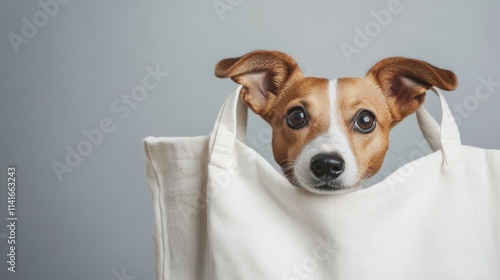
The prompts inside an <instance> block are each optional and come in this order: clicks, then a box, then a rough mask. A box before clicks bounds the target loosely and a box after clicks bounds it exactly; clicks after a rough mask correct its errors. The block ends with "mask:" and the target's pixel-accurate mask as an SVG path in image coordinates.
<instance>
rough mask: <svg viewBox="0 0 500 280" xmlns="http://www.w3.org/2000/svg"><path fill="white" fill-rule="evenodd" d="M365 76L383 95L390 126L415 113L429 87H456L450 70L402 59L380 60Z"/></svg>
mask: <svg viewBox="0 0 500 280" xmlns="http://www.w3.org/2000/svg"><path fill="white" fill-rule="evenodd" d="M366 76H367V77H369V78H372V79H374V80H375V82H376V83H377V84H378V85H379V87H380V88H381V90H382V91H383V93H384V94H385V96H386V98H387V104H388V107H389V109H390V111H391V114H392V116H393V119H394V120H393V124H396V123H397V122H399V121H401V120H402V119H403V118H405V117H406V116H408V115H409V114H411V113H413V112H415V111H416V110H417V109H418V107H420V105H421V104H422V103H423V102H424V99H425V92H426V91H427V90H428V89H430V88H431V87H433V86H436V87H438V88H440V89H443V90H447V91H449V90H454V89H455V88H456V87H457V84H458V83H457V77H456V76H455V74H454V73H453V72H451V71H449V70H444V69H440V68H437V67H435V66H432V65H430V64H429V63H426V62H424V61H420V60H416V59H409V58H403V57H390V58H386V59H383V60H381V61H379V62H378V63H377V64H375V65H374V66H373V67H372V68H371V69H370V70H368V72H367V74H366Z"/></svg>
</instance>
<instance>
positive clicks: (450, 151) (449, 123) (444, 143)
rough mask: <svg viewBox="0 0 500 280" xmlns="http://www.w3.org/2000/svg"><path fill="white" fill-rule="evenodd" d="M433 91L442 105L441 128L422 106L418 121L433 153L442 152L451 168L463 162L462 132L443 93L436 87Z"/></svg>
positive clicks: (419, 110) (418, 113)
mask: <svg viewBox="0 0 500 280" xmlns="http://www.w3.org/2000/svg"><path fill="white" fill-rule="evenodd" d="M432 91H434V93H436V95H437V96H438V97H439V102H440V103H441V111H442V114H443V115H442V119H441V126H439V125H438V123H437V122H436V120H435V119H434V118H433V117H432V116H431V115H430V114H429V112H428V111H427V110H426V109H425V108H424V106H420V108H419V109H418V110H417V120H418V124H419V125H420V129H421V130H422V133H423V134H424V137H425V139H426V140H427V142H428V143H429V145H430V147H431V149H432V150H433V151H437V150H441V152H442V154H443V160H444V163H445V164H446V165H447V166H450V165H452V164H454V163H457V162H461V160H462V149H461V146H462V143H461V141H460V132H459V130H458V127H457V123H456V122H455V119H454V118H453V115H452V114H451V111H450V108H449V107H448V103H446V100H445V98H444V96H443V94H442V93H441V91H439V89H438V88H436V87H433V88H432Z"/></svg>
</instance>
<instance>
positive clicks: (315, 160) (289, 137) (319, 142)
mask: <svg viewBox="0 0 500 280" xmlns="http://www.w3.org/2000/svg"><path fill="white" fill-rule="evenodd" d="M215 75H216V76H217V77H219V78H231V79H232V80H233V81H235V82H236V83H238V84H241V85H243V88H242V90H241V92H240V94H241V97H242V100H243V102H244V103H246V104H247V106H248V107H249V108H250V109H251V110H252V111H254V112H255V113H256V114H258V115H260V116H261V117H262V118H263V119H264V120H265V121H267V122H268V123H269V124H270V125H271V127H272V130H273V138H272V149H273V154H274V159H275V160H276V162H277V163H278V164H279V165H280V166H281V167H282V170H283V172H284V173H285V175H286V176H287V178H288V179H289V181H290V182H291V183H292V184H294V185H296V186H298V187H301V188H304V189H306V190H308V191H311V192H314V193H320V194H324V193H335V194H338V193H344V192H349V191H353V190H355V189H357V188H359V186H360V181H361V180H362V179H366V178H369V177H371V176H373V175H374V174H376V173H377V172H378V170H379V169H380V167H381V165H382V161H383V159H384V156H385V153H386V151H387V148H388V145H389V131H390V130H391V129H392V128H393V127H394V126H395V125H396V124H398V123H399V122H400V121H401V120H402V119H403V118H405V117H406V116H408V115H409V114H411V113H413V112H415V111H416V110H417V109H418V107H419V106H420V105H421V104H422V103H423V102H424V98H425V92H426V90H428V89H430V88H431V87H432V86H436V87H438V88H440V89H443V90H453V89H455V88H456V87H457V79H456V76H455V74H454V73H453V72H451V71H448V70H444V69H440V68H437V67H434V66H432V65H430V64H428V63H426V62H423V61H419V60H415V59H408V58H403V57H390V58H386V59H383V60H381V61H380V62H378V63H377V64H375V65H374V66H373V67H372V68H371V69H370V70H368V72H367V74H366V76H365V77H364V78H339V79H333V80H329V79H325V78H316V77H305V76H304V75H303V74H302V72H301V70H300V68H299V66H298V65H297V63H296V62H295V61H294V60H293V59H292V58H291V57H290V56H288V55H286V54H284V53H282V52H278V51H264V50H261V51H254V52H251V53H248V54H246V55H244V56H242V57H238V58H228V59H224V60H222V61H220V62H219V63H218V64H217V65H216V67H215Z"/></svg>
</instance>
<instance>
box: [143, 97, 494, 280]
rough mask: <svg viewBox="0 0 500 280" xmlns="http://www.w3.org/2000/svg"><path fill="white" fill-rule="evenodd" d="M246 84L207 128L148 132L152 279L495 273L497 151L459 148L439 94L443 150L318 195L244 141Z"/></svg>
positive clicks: (433, 128)
mask: <svg viewBox="0 0 500 280" xmlns="http://www.w3.org/2000/svg"><path fill="white" fill-rule="evenodd" d="M240 88H241V87H240ZM240 88H238V90H237V91H236V93H235V94H233V95H231V96H230V97H229V98H228V99H227V100H226V102H225V104H224V105H223V107H222V109H221V111H220V113H219V117H218V119H217V121H216V124H215V127H214V131H213V133H212V134H211V135H210V136H202V137H191V138H164V137H160V138H154V137H148V138H146V139H145V140H144V144H145V152H146V169H147V179H148V185H149V189H150V192H151V194H152V199H153V204H154V212H155V220H154V241H155V254H156V255H155V257H156V269H157V279H159V280H164V279H182V280H186V279H197V280H199V279H252V280H255V279H294V280H299V279H356V280H360V279H384V280H386V279H398V280H400V279H436V280H441V279H442V280H445V279H450V280H455V279H497V280H498V279H500V151H498V150H484V149H478V148H474V147H469V146H463V145H461V143H460V137H459V132H458V129H457V126H456V123H455V122H454V120H453V117H452V115H451V112H450V110H449V108H448V105H447V104H446V101H445V100H444V98H443V96H442V95H441V93H439V91H437V90H435V89H434V91H435V92H436V94H437V95H438V97H439V100H440V102H441V107H442V111H443V117H442V122H441V127H439V125H437V123H436V122H435V121H434V119H432V117H431V116H430V115H429V114H428V113H427V112H426V111H425V109H420V110H419V112H418V117H419V122H420V125H421V128H422V130H423V132H424V135H425V137H426V138H427V139H428V141H429V142H430V145H431V146H432V147H433V148H434V149H439V150H437V151H435V152H434V153H432V154H430V155H427V156H424V157H422V158H420V159H418V160H415V161H413V162H410V163H408V164H406V165H404V166H402V167H401V168H399V169H398V170H396V171H395V172H394V173H393V174H391V175H390V176H389V177H387V178H386V179H385V180H383V181H382V182H380V183H377V184H375V185H374V186H372V187H370V188H367V189H363V190H358V191H355V192H352V193H347V194H341V195H330V196H326V195H325V196H321V195H316V194H311V193H308V192H307V191H304V190H302V189H298V188H296V187H294V186H292V185H291V184H290V183H289V182H288V181H287V180H286V179H285V178H284V177H283V175H282V174H280V173H279V172H278V171H276V170H275V169H274V168H273V167H272V166H271V165H270V164H269V163H268V162H267V161H266V160H265V159H264V158H262V157H261V156H260V155H259V154H258V153H256V152H255V151H254V150H253V149H251V148H250V147H248V146H246V145H245V144H244V138H245V129H246V114H247V109H246V107H245V105H244V104H243V103H242V102H241V101H239V99H238V97H239V89H240Z"/></svg>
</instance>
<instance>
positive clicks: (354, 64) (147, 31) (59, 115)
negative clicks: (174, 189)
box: [0, 0, 500, 280]
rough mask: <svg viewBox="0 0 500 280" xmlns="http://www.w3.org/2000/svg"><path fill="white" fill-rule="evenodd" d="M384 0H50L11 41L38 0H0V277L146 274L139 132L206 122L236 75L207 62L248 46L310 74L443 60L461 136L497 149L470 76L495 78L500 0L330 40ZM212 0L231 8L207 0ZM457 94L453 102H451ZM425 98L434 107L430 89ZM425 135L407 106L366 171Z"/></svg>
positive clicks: (498, 101) (181, 130) (263, 140)
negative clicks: (383, 153) (12, 227)
mask: <svg viewBox="0 0 500 280" xmlns="http://www.w3.org/2000/svg"><path fill="white" fill-rule="evenodd" d="M41 2H43V3H45V2H48V0H41ZM389 2H391V1H385V0H384V1H319V0H313V1H295V0H294V1H291V0H288V1H284V0H275V1H263V0H260V1H249V0H243V1H239V0H220V1H211V0H210V1H180V0H177V1H160V0H156V1H153V0H151V1H131V0H127V1H117V0H114V1H113V0H109V1H97V0H93V1H76V0H73V1H69V3H67V4H64V5H62V4H61V5H59V11H58V12H57V13H55V14H54V15H53V17H50V16H49V17H48V22H47V24H46V25H45V26H42V27H40V28H38V31H37V32H36V34H35V35H34V36H33V38H29V39H28V42H27V43H26V44H21V45H20V46H19V49H18V52H17V53H16V52H15V50H14V48H13V46H12V44H11V42H10V41H9V38H8V34H9V33H10V32H13V33H15V34H17V35H20V36H21V35H22V27H23V24H24V22H23V17H26V18H27V19H28V20H29V21H30V22H33V16H34V15H40V11H43V9H42V8H41V6H40V5H39V4H38V1H5V0H4V1H2V2H1V4H0V36H1V37H0V44H1V46H0V50H1V51H0V71H1V72H0V92H1V95H0V125H1V126H0V127H1V132H0V147H1V148H0V163H1V164H0V167H1V168H0V182H2V183H1V186H2V187H1V188H0V198H1V199H0V221H1V222H0V224H1V225H2V226H0V242H1V243H0V249H1V250H0V252H1V256H0V260H1V262H0V263H1V264H0V278H1V279H82V280H83V279H102V280H110V279H116V280H120V278H121V279H131V278H132V277H128V278H127V277H125V276H133V277H135V279H153V278H154V256H153V245H152V226H153V225H152V218H153V212H152V206H151V201H150V196H149V193H148V190H147V187H146V179H145V171H144V169H145V168H144V156H143V150H142V142H141V141H142V139H143V138H144V137H146V136H149V135H155V136H194V135H205V134H208V133H209V132H210V130H211V128H212V125H213V122H214V120H215V117H216V114H217V112H218V110H219V106H220V105H221V103H222V101H223V100H224V99H225V97H226V96H227V95H228V94H229V93H230V92H232V91H233V90H234V89H235V88H236V85H235V84H233V82H232V81H230V80H219V79H216V78H215V77H214V75H213V70H214V65H215V64H216V63H217V61H218V60H220V59H222V58H226V57H234V56H240V55H242V54H244V53H246V52H249V51H251V50H255V49H276V50H281V51H284V52H286V53H288V54H290V55H292V56H293V57H294V58H296V60H297V61H298V62H299V64H300V65H301V66H302V68H303V69H304V70H305V73H306V75H310V76H321V77H329V78H336V77H342V76H362V75H363V74H364V73H365V71H366V70H367V69H368V68H369V67H370V66H371V65H373V64H374V63H375V62H376V61H378V60H379V59H382V58H384V57H387V56H395V55H401V56H408V57H413V58H418V59H422V60H425V61H428V62H430V63H432V64H435V65H437V66H439V67H442V68H447V69H451V70H453V71H455V73H456V74H457V75H458V77H459V81H460V86H459V88H458V90H456V91H455V92H452V93H446V98H447V100H448V102H449V104H450V107H452V110H453V111H454V114H455V115H456V117H460V119H461V121H460V130H461V133H462V141H463V143H464V144H467V145H472V146H478V147H482V148H493V149H499V148H500V143H499V140H498V139H499V128H500V125H499V120H500V118H499V113H498V112H499V109H498V108H499V105H500V95H499V92H500V87H493V88H492V93H491V94H490V96H489V97H488V98H486V99H484V100H480V99H478V98H477V97H475V96H474V90H475V88H476V87H477V86H478V85H480V81H479V79H478V78H479V77H485V78H487V77H488V76H489V75H491V76H492V79H493V80H494V81H500V70H499V67H498V65H499V62H500V52H499V50H500V38H499V36H498V30H499V29H500V17H498V11H499V10H500V2H498V1H484V0H481V1H447V2H444V1H431V0H429V1H427V0H414V1H410V0H401V1H400V8H399V9H402V10H401V11H400V13H398V14H393V15H392V17H391V21H390V22H389V23H388V24H387V26H385V27H381V28H380V30H379V31H378V32H375V33H376V34H374V36H373V38H370V43H369V44H368V45H367V46H363V48H361V49H360V53H358V54H353V55H352V56H351V61H350V62H348V61H347V59H346V57H345V56H344V54H343V53H342V51H341V48H340V44H341V43H342V42H345V43H348V44H350V45H354V37H355V35H356V32H355V28H356V27H359V28H361V29H364V28H365V26H366V25H367V24H368V25H370V22H371V21H373V20H374V18H373V15H372V14H371V13H370V12H371V11H375V12H378V11H380V10H382V9H387V5H388V3H389ZM214 3H215V4H217V5H221V4H220V3H223V4H225V5H226V6H225V7H226V8H227V10H226V11H225V12H223V13H218V12H217V10H216V9H215V8H214ZM220 7H222V6H220ZM37 13H38V14H37ZM40 19H41V20H43V16H42V17H41V18H40ZM40 19H38V20H40ZM375 31H376V30H375ZM157 65H159V68H160V69H161V71H164V72H168V73H169V76H168V77H166V78H164V79H163V81H162V82H161V83H160V84H159V85H158V87H157V88H156V89H154V90H151V91H150V92H149V93H148V95H147V97H146V98H145V99H144V100H143V101H142V102H139V103H138V104H137V106H136V107H135V108H133V109H130V114H129V115H127V116H126V117H125V118H123V120H122V119H120V118H119V117H120V116H121V113H116V112H115V111H113V109H112V108H111V104H113V102H115V100H117V99H118V100H120V99H119V98H120V96H121V95H130V93H131V90H132V89H133V88H134V87H135V86H137V85H141V84H142V80H143V78H144V77H145V76H147V75H148V72H147V71H146V70H145V69H146V67H147V66H150V67H152V68H155V67H156V66H157ZM483 90H484V89H483ZM429 97H431V96H429ZM118 102H119V101H118ZM121 104H122V105H123V104H124V103H121ZM463 105H465V107H464V108H468V109H467V110H466V112H465V113H467V114H468V115H467V117H465V118H463V116H460V114H459V113H458V111H457V109H456V108H458V107H457V106H463ZM426 107H428V108H429V110H430V111H431V112H432V113H433V114H434V115H435V116H437V117H439V111H438V107H437V99H436V98H428V99H427V103H426ZM105 118H109V119H110V120H111V121H112V123H113V125H114V127H115V128H114V130H113V131H112V132H111V133H108V134H105V135H104V137H103V141H102V143H100V144H99V145H96V146H94V147H93V149H92V152H90V154H89V155H88V156H86V157H83V159H82V161H81V163H80V164H78V166H76V167H74V168H73V171H72V172H71V173H65V174H63V180H62V182H61V181H59V180H58V178H57V176H56V174H55V172H54V170H53V167H52V164H53V162H59V163H61V164H65V157H66V154H67V151H66V147H67V146H70V147H72V148H73V149H75V147H76V146H77V145H78V143H80V142H81V141H83V140H85V139H86V138H85V136H84V135H83V134H82V131H83V130H92V129H96V128H97V127H98V126H99V122H101V120H103V119H105ZM268 129H269V128H268V126H267V124H266V123H264V122H263V121H262V120H260V119H259V118H257V117H255V116H253V115H252V114H251V115H250V124H249V135H250V136H253V137H255V138H256V139H257V140H256V141H254V143H253V144H252V146H253V147H254V148H256V149H258V150H259V151H260V152H261V153H262V154H263V155H264V156H265V157H266V158H267V159H269V160H270V161H272V157H271V151H270V147H269V145H266V144H267V143H268V140H269V139H268V137H267V132H268V131H269V130H268ZM259 135H260V137H259ZM421 139H422V136H421V134H420V132H419V130H418V127H417V124H416V121H415V118H414V117H410V118H409V119H407V120H406V121H404V122H403V123H402V124H401V125H399V126H398V127H397V128H396V129H395V130H394V131H393V133H392V134H391V145H390V149H391V152H389V153H388V155H387V157H386V161H385V164H384V168H383V169H382V171H381V172H380V173H379V175H377V176H376V179H375V180H380V179H381V178H383V177H384V176H386V175H387V174H388V173H390V172H391V171H393V170H395V169H396V168H397V167H398V166H401V165H402V164H404V163H405V162H407V161H409V160H410V159H411V158H412V153H413V155H418V154H419V153H418V151H419V150H421V149H420V148H419V147H418V145H417V144H416V142H415V140H421ZM415 151H417V152H415ZM424 152H426V153H427V152H428V150H426V149H424ZM10 164H15V165H16V166H17V169H18V170H17V175H18V188H17V208H18V209H17V211H18V217H19V220H18V228H17V242H18V244H17V272H16V273H15V274H12V273H9V272H7V271H6V262H5V261H6V254H7V246H6V245H7V244H6V239H5V234H6V233H7V229H6V226H5V225H4V224H6V223H7V222H6V217H7V213H6V212H7V211H6V208H7V205H6V200H7V199H6V196H7V190H6V176H7V175H6V173H7V166H8V165H10ZM123 269H124V270H123ZM123 272H124V274H122V273H123ZM120 274H121V277H118V276H116V275H120Z"/></svg>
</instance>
